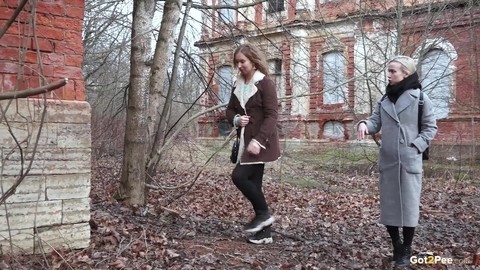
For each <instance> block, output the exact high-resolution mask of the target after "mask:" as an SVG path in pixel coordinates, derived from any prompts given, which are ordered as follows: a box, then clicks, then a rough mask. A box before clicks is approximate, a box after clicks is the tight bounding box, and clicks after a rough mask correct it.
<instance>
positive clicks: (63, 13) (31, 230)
mask: <svg viewBox="0 0 480 270" xmlns="http://www.w3.org/2000/svg"><path fill="white" fill-rule="evenodd" d="M18 3H19V1H14V0H5V1H4V0H2V1H0V25H1V26H2V27H3V25H5V24H6V22H7V21H8V20H9V19H10V18H11V17H12V16H13V14H14V10H15V9H16V8H17V6H18ZM32 4H33V5H35V6H32ZM83 12H84V1H81V0H66V1H37V2H28V4H27V5H26V6H25V7H24V8H23V10H22V11H21V12H20V14H19V16H18V17H17V18H16V19H15V20H14V22H13V24H12V25H11V27H10V28H9V29H8V31H7V32H6V33H5V35H3V36H2V37H0V94H1V93H5V92H13V91H21V90H25V89H29V88H37V87H40V86H44V85H46V84H49V83H51V82H53V81H57V80H59V79H63V78H68V83H67V84H66V85H65V86H64V87H62V88H60V89H57V90H55V91H53V92H50V93H47V94H46V98H47V99H46V100H44V99H43V97H44V96H43V95H42V96H37V97H30V98H25V99H17V100H14V101H13V102H12V101H11V100H3V101H1V102H0V108H1V111H0V116H2V115H4V116H5V118H3V117H2V118H1V120H0V160H1V164H0V184H1V192H0V194H5V193H6V192H7V190H8V189H10V188H11V187H12V186H13V185H14V183H15V182H17V181H18V180H19V179H21V178H22V177H21V176H22V175H26V176H25V177H24V179H23V181H22V182H21V184H20V185H19V186H18V187H17V188H16V190H15V193H14V195H12V196H10V197H9V198H8V199H7V200H6V202H5V203H4V204H2V205H1V206H0V248H1V251H2V252H3V253H5V252H10V250H13V251H14V252H19V253H33V252H41V251H49V250H51V249H52V248H62V247H63V248H84V247H87V246H88V245H89V242H90V227H89V224H88V221H89V220H90V199H89V193H90V177H91V169H90V167H91V166H90V163H91V162H90V155H91V138H90V132H91V130H90V121H91V120H90V106H89V104H88V103H87V102H86V101H85V86H84V81H83V78H82V66H81V65H82V54H83V47H82V23H83ZM9 130H11V132H9ZM37 141H38V142H37ZM11 248H12V249H11Z"/></svg>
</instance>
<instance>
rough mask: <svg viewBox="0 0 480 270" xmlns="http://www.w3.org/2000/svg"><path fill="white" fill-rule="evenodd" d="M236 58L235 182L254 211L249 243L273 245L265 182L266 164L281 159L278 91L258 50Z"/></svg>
mask: <svg viewBox="0 0 480 270" xmlns="http://www.w3.org/2000/svg"><path fill="white" fill-rule="evenodd" d="M233 56H234V60H233V64H234V66H236V67H237V68H238V71H239V75H238V77H237V80H236V82H235V84H234V87H233V90H232V95H231V98H230V101H229V103H228V107H227V111H226V116H227V119H228V121H229V122H230V123H231V124H232V125H233V126H234V127H235V128H237V132H240V149H239V154H238V158H237V164H236V166H235V168H234V170H233V172H232V180H233V183H234V184H235V186H236V187H237V188H238V189H239V190H240V191H241V192H242V193H243V195H244V196H245V197H246V198H247V199H248V200H249V201H250V202H251V203H252V206H253V209H254V211H255V218H254V219H253V220H252V221H251V222H249V223H248V224H247V225H246V226H245V231H247V232H251V233H255V235H253V236H251V237H249V238H248V241H249V242H251V243H255V244H265V243H271V242H272V241H273V240H272V237H271V232H270V226H271V225H272V223H273V222H274V220H275V218H274V217H273V215H272V214H271V213H270V211H269V209H268V205H267V202H266V200H265V196H264V195H263V191H262V181H263V173H264V167H265V162H270V161H275V160H277V159H278V158H279V157H280V146H279V139H278V132H277V118H278V114H277V108H278V103H277V91H276V89H275V84H274V82H273V81H272V80H271V79H270V78H269V77H268V67H267V63H266V61H265V58H264V56H263V54H262V53H261V52H260V51H259V50H258V48H256V47H254V46H252V45H249V44H244V45H241V46H239V47H238V48H237V49H236V50H235V52H234V55H233Z"/></svg>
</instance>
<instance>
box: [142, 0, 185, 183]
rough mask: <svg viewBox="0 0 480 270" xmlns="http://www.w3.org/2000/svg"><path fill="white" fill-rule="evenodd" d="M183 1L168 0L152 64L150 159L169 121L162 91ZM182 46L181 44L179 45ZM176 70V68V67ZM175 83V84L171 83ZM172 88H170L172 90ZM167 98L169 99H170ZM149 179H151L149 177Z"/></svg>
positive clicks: (149, 109) (169, 94)
mask: <svg viewBox="0 0 480 270" xmlns="http://www.w3.org/2000/svg"><path fill="white" fill-rule="evenodd" d="M181 6H182V1H180V0H166V1H165V6H164V9H163V17H162V24H161V26H160V32H159V35H158V40H157V44H156V48H155V55H154V57H153V63H152V75H151V78H150V93H149V105H148V117H147V121H148V134H149V138H148V139H149V140H150V143H149V149H152V150H151V154H150V158H151V157H152V156H153V155H154V153H155V152H156V151H155V149H156V148H158V147H159V145H160V141H161V140H162V139H163V136H162V134H163V132H162V129H163V127H164V125H165V124H164V123H165V121H166V120H167V113H168V111H169V110H168V107H167V106H166V104H169V103H168V102H166V100H165V97H164V96H162V90H163V86H164V81H165V75H166V73H167V69H168V66H169V57H170V55H171V47H172V43H173V35H174V34H175V30H176V29H177V25H178V23H179V18H180V8H181ZM177 46H181V44H177ZM174 68H176V67H174ZM170 83H173V82H170ZM170 89H171V88H169V90H170ZM166 96H167V97H168V98H170V99H171V98H172V94H171V93H167V94H166ZM168 98H167V99H168ZM149 174H151V175H152V176H153V171H151V170H149ZM147 179H150V178H149V177H147Z"/></svg>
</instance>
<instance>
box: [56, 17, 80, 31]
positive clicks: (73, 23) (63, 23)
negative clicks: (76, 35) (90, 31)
mask: <svg viewBox="0 0 480 270" xmlns="http://www.w3.org/2000/svg"><path fill="white" fill-rule="evenodd" d="M55 26H56V27H58V28H61V29H66V30H77V31H82V21H81V20H78V19H75V18H73V19H72V18H63V17H56V18H55Z"/></svg>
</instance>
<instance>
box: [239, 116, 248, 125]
mask: <svg viewBox="0 0 480 270" xmlns="http://www.w3.org/2000/svg"><path fill="white" fill-rule="evenodd" d="M249 122H250V116H248V115H242V116H240V117H238V119H237V126H239V127H244V126H246V125H248V123H249Z"/></svg>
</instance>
